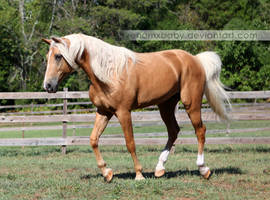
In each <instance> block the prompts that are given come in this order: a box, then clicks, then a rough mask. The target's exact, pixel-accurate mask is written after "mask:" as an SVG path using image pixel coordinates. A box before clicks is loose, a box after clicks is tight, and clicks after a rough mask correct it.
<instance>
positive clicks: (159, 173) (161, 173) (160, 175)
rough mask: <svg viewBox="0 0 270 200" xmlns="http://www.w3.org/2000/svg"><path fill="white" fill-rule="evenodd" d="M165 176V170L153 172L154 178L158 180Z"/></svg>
mask: <svg viewBox="0 0 270 200" xmlns="http://www.w3.org/2000/svg"><path fill="white" fill-rule="evenodd" d="M164 174H165V169H160V170H156V171H155V177H157V178H159V177H162V176H163V175H164Z"/></svg>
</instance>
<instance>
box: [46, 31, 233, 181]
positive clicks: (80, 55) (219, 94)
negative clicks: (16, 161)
mask: <svg viewBox="0 0 270 200" xmlns="http://www.w3.org/2000/svg"><path fill="white" fill-rule="evenodd" d="M43 40H44V41H45V42H46V43H48V44H49V45H50V49H49V52H48V54H47V60H48V61H47V70H46V74H45V78H44V88H45V89H46V90H47V91H48V92H56V91H57V86H58V84H59V82H60V81H61V80H62V79H63V78H64V77H65V76H66V75H67V74H70V73H71V72H73V71H74V70H77V69H79V68H81V69H83V70H84V71H85V73H86V74H87V75H88V77H89V79H90V80H91V83H92V84H91V85H90V89H89V97H90V99H91V101H92V102H93V104H94V105H95V106H96V107H97V112H96V119H95V125H94V128H93V130H92V134H91V136H90V144H91V146H92V148H93V151H94V153H95V156H96V160H97V164H98V167H99V168H100V169H101V171H102V174H103V176H104V177H105V178H106V180H107V181H108V182H109V181H111V179H112V177H113V171H112V169H110V168H107V167H106V163H105V161H104V160H103V158H102V156H101V153H100V151H99V148H98V141H99V137H100V136H101V134H102V132H103V131H104V129H105V127H106V125H107V124H108V122H109V120H110V119H111V117H112V116H113V115H115V116H116V117H117V118H118V119H119V122H120V124H121V126H122V129H123V132H124V135H125V140H126V146H127V149H128V151H129V152H130V154H131V157H132V159H133V162H134V168H135V172H136V178H135V179H136V180H141V179H144V177H143V175H142V166H141V164H140V163H139V160H138V158H137V156H136V152H135V142H134V136H133V129H132V121H131V110H133V109H136V108H143V107H146V106H149V105H153V104H155V105H158V107H159V110H160V115H161V118H162V120H163V121H164V123H165V124H166V127H167V130H168V141H167V144H166V146H165V149H164V150H163V151H162V153H161V155H160V157H159V160H158V163H157V166H156V170H155V176H156V177H160V176H162V175H164V173H165V167H164V163H165V162H166V161H167V158H168V155H169V152H170V149H171V147H172V145H173V144H174V142H175V140H176V138H177V134H178V132H179V131H180V128H179V126H178V124H177V121H176V119H175V115H174V112H175V107H176V105H177V104H178V102H179V100H180V99H181V101H182V103H183V104H184V107H185V109H186V112H187V113H188V116H189V118H190V120H191V122H192V125H193V127H194V129H195V133H196V135H197V139H198V156H197V162H196V164H197V166H198V167H199V171H200V174H201V175H202V176H203V177H204V178H208V177H209V175H210V169H209V168H208V167H206V166H205V163H204V154H203V149H204V143H205V131H206V128H205V126H204V124H203V122H202V119H201V103H202V98H203V94H205V95H206V97H207V100H208V102H209V104H210V105H211V107H212V109H213V110H214V111H215V112H216V113H217V114H218V115H219V117H220V118H222V119H225V120H228V115H227V113H226V107H225V103H226V102H227V103H229V99H228V97H227V95H226V93H225V90H224V89H223V85H222V84H221V82H220V80H219V75H220V71H221V61H220V58H219V56H218V55H217V54H216V53H214V52H203V53H200V54H198V55H196V56H193V55H191V54H189V53H187V52H186V51H183V50H166V51H160V52H154V53H136V52H133V51H131V50H128V49H126V48H123V47H118V46H113V45H110V44H108V43H106V42H104V41H102V40H99V39H97V38H94V37H91V36H86V35H83V34H73V35H68V36H65V37H62V38H55V37H52V38H51V39H43Z"/></svg>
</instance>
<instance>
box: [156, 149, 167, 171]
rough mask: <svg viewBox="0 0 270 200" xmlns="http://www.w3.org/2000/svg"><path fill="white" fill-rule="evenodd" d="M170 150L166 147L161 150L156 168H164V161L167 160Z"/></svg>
mask: <svg viewBox="0 0 270 200" xmlns="http://www.w3.org/2000/svg"><path fill="white" fill-rule="evenodd" d="M169 153H170V151H169V150H168V149H165V150H163V151H162V153H161V154H160V156H159V159H158V164H157V166H156V170H163V169H165V167H164V163H165V162H166V161H167V159H168V156H169Z"/></svg>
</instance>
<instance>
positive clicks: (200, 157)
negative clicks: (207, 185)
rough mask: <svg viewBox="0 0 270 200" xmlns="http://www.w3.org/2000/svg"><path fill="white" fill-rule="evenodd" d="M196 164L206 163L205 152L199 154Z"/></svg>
mask: <svg viewBox="0 0 270 200" xmlns="http://www.w3.org/2000/svg"><path fill="white" fill-rule="evenodd" d="M196 164H197V166H199V167H200V166H203V165H204V155H203V154H198V156H197V161H196Z"/></svg>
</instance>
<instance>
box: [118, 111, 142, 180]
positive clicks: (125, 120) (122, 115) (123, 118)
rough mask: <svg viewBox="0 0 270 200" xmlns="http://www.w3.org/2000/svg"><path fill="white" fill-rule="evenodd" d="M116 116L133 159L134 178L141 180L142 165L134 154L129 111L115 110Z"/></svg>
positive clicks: (134, 148)
mask: <svg viewBox="0 0 270 200" xmlns="http://www.w3.org/2000/svg"><path fill="white" fill-rule="evenodd" d="M116 116H117V117H118V119H119V122H120V124H121V126H122V129H123V132H124V135H125V140H126V146H127V149H128V151H129V153H130V154H131V157H132V159H133V163H134V168H135V172H136V178H135V180H143V179H144V177H143V175H142V166H141V164H140V163H139V160H138V158H137V155H136V147H135V141H134V136H133V128H132V121H131V113H130V111H125V110H124V111H123V110H121V111H118V112H116Z"/></svg>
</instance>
